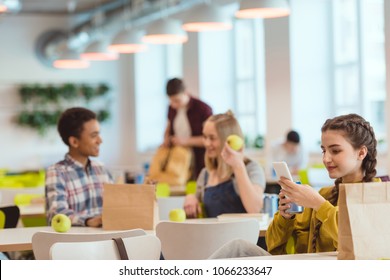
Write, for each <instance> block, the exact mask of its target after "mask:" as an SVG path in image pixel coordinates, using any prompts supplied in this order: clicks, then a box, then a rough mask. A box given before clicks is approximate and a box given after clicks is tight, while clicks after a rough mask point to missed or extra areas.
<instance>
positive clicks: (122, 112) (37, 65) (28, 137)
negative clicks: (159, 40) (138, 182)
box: [0, 15, 136, 170]
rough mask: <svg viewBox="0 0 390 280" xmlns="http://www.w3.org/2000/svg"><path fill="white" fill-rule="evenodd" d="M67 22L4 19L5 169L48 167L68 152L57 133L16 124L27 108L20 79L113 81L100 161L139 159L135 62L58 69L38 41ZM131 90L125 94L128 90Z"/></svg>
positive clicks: (0, 150)
mask: <svg viewBox="0 0 390 280" xmlns="http://www.w3.org/2000/svg"><path fill="white" fill-rule="evenodd" d="M67 24H68V23H67V21H65V19H64V18H61V17H58V16H53V17H50V16H46V17H42V16H39V17H38V16H37V17H35V16H23V17H21V16H12V15H6V16H4V17H2V19H1V21H0V34H1V35H2V40H1V44H0V167H2V168H3V167H5V168H10V169H13V170H21V169H26V168H41V167H46V166H48V165H49V164H52V163H54V162H56V161H58V160H60V159H62V158H63V156H64V153H65V152H66V151H67V149H66V147H65V145H64V144H63V143H62V142H61V140H60V138H59V136H58V135H57V133H56V131H54V130H53V131H52V132H50V133H49V134H48V135H47V137H45V138H42V137H40V136H38V135H37V134H36V133H35V131H32V130H29V129H24V128H20V127H17V126H16V125H15V124H13V123H12V122H13V118H14V116H15V115H16V114H17V113H18V112H20V110H21V109H22V107H21V104H20V101H19V97H18V94H17V85H19V84H21V83H41V84H49V83H51V84H62V83H65V82H72V83H91V84H96V83H100V82H104V83H107V84H109V85H110V87H111V89H112V90H111V95H112V104H111V106H112V110H111V112H112V118H111V120H110V121H109V122H108V123H107V124H105V125H103V126H102V136H103V141H104V143H103V145H102V149H101V156H100V157H99V160H102V161H104V162H105V163H106V164H107V165H108V166H116V165H130V164H134V162H135V160H136V159H133V158H132V155H134V154H135V150H134V149H133V148H132V147H135V145H134V143H135V141H134V139H133V138H131V137H130V135H134V134H135V133H134V118H132V117H131V116H132V114H131V112H133V111H134V108H133V107H132V105H131V104H134V102H131V97H132V96H133V88H132V86H131V85H132V83H133V78H132V77H133V75H132V72H131V67H130V66H131V61H130V60H129V58H126V57H123V58H121V60H120V61H119V62H94V63H92V65H91V67H90V69H88V70H53V69H50V68H49V67H47V66H44V65H43V64H42V63H41V62H40V61H38V59H37V57H36V55H35V53H34V46H35V41H36V39H37V38H38V36H40V35H41V34H42V33H43V32H44V31H46V30H49V29H50V30H51V29H56V28H57V29H61V28H62V27H63V26H67ZM123 93H126V94H123Z"/></svg>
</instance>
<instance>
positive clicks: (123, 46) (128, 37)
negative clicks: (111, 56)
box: [108, 29, 148, 53]
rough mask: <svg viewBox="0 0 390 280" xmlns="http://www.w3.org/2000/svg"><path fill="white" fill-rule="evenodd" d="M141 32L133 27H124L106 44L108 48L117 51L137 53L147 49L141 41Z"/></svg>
mask: <svg viewBox="0 0 390 280" xmlns="http://www.w3.org/2000/svg"><path fill="white" fill-rule="evenodd" d="M142 36H143V32H142V31H139V30H134V29H124V30H122V31H121V32H119V33H118V34H117V35H116V36H115V37H114V39H113V40H112V42H111V45H109V46H108V50H109V51H112V52H117V53H138V52H144V51H146V50H147V49H148V46H147V45H146V44H143V43H142Z"/></svg>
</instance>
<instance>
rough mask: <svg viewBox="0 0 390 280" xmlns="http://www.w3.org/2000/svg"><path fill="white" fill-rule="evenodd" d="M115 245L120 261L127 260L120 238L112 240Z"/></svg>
mask: <svg viewBox="0 0 390 280" xmlns="http://www.w3.org/2000/svg"><path fill="white" fill-rule="evenodd" d="M112 240H114V242H115V245H116V247H117V249H118V252H119V256H120V258H121V260H128V259H129V256H128V255H127V251H126V247H125V244H124V243H123V240H122V238H121V237H117V238H113V239H112Z"/></svg>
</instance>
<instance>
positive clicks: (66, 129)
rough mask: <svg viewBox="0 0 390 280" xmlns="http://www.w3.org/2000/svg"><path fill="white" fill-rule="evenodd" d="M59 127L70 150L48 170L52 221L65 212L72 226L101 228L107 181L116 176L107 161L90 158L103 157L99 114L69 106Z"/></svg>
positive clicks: (49, 210) (47, 210)
mask: <svg viewBox="0 0 390 280" xmlns="http://www.w3.org/2000/svg"><path fill="white" fill-rule="evenodd" d="M57 128H58V132H59V134H60V136H61V138H62V141H63V142H64V143H65V144H66V145H67V146H68V147H69V151H68V153H67V154H66V155H65V159H64V160H62V161H60V162H57V163H56V164H54V165H52V166H50V167H48V169H47V170H46V189H45V192H46V213H47V220H48V223H49V224H50V222H51V219H52V218H53V216H54V215H56V214H58V213H61V214H65V215H67V216H68V217H69V218H70V219H71V221H72V225H78V226H90V227H100V226H101V225H102V217H101V210H102V189H103V183H112V177H111V175H110V173H109V172H108V170H107V169H106V168H105V167H104V165H103V164H101V163H99V162H97V161H92V160H90V159H89V157H97V156H99V146H100V144H101V143H102V138H101V137H100V127H99V122H98V120H97V118H96V114H95V113H94V112H92V111H90V110H88V109H85V108H79V107H75V108H71V109H68V110H66V111H65V112H63V113H62V115H61V117H60V119H59V121H58V127H57Z"/></svg>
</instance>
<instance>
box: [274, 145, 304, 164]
mask: <svg viewBox="0 0 390 280" xmlns="http://www.w3.org/2000/svg"><path fill="white" fill-rule="evenodd" d="M306 157H307V155H306V154H305V152H304V150H303V148H302V145H299V147H298V150H297V152H296V153H294V154H290V153H287V151H286V150H285V148H284V147H283V143H277V144H275V145H274V146H273V148H272V161H285V162H286V163H287V166H288V167H289V168H295V169H303V168H305V167H306V165H307V159H306Z"/></svg>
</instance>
